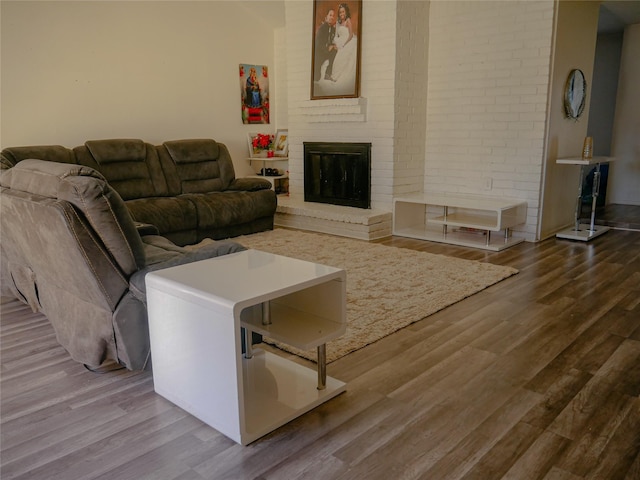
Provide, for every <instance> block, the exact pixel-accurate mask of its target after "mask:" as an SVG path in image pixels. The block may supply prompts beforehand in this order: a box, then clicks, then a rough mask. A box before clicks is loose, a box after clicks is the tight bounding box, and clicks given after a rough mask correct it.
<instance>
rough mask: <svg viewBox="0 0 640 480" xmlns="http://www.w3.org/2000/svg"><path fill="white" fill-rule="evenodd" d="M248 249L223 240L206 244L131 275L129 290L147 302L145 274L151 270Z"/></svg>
mask: <svg viewBox="0 0 640 480" xmlns="http://www.w3.org/2000/svg"><path fill="white" fill-rule="evenodd" d="M242 250H246V247H244V246H243V245H240V244H239V243H236V242H232V241H228V240H222V241H217V242H213V243H210V244H208V245H205V246H203V247H201V248H199V249H198V250H194V251H190V252H188V253H185V254H184V255H178V256H176V257H174V258H171V259H170V260H166V261H164V262H159V263H154V264H152V265H147V266H146V267H144V268H143V269H141V270H138V271H137V272H136V273H134V274H133V275H131V278H129V291H130V292H131V293H133V295H134V296H135V297H136V298H137V299H138V300H140V301H141V302H143V303H144V304H145V305H146V303H147V287H146V283H145V276H146V275H147V273H149V272H155V271H156V270H162V269H164V268H169V267H175V266H178V265H184V264H186V263H192V262H197V261H200V260H206V259H208V258H213V257H220V256H222V255H227V254H229V253H235V252H240V251H242Z"/></svg>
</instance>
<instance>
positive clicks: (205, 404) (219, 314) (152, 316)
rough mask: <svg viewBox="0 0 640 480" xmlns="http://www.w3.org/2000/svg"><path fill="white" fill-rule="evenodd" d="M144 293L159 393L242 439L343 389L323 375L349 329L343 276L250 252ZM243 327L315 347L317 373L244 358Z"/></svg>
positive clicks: (160, 280) (163, 274) (154, 276)
mask: <svg viewBox="0 0 640 480" xmlns="http://www.w3.org/2000/svg"><path fill="white" fill-rule="evenodd" d="M146 286H147V307H148V312H149V334H150V339H151V357H152V365H153V381H154V386H155V391H156V392H157V393H158V394H160V395H162V396H163V397H165V398H167V399H168V400H170V401H171V402H173V403H175V404H176V405H178V406H179V407H181V408H183V409H184V410H186V411H187V412H189V413H191V414H193V415H194V416H196V417H198V418H199V419H201V420H202V421H204V422H205V423H207V424H208V425H210V426H211V427H213V428H215V429H216V430H218V431H220V432H221V433H223V434H225V435H226V436H228V437H229V438H231V439H233V440H235V441H236V442H238V443H240V444H242V445H247V444H248V443H251V442H253V441H254V440H256V439H258V438H260V437H262V436H263V435H265V434H267V433H269V432H271V431H273V430H275V429H276V428H278V427H280V426H282V425H284V424H285V423H287V422H289V421H291V420H292V419H294V418H296V417H298V416H300V415H302V414H303V413H305V412H308V411H309V410H311V409H313V408H315V407H316V406H318V405H320V404H321V403H323V402H325V401H327V400H329V399H331V398H333V397H335V396H336V395H338V394H340V393H342V392H344V391H345V389H346V384H345V383H344V382H341V381H339V380H336V379H333V378H331V377H327V376H326V369H325V344H326V342H327V341H329V340H332V339H335V338H337V337H339V336H341V335H342V334H343V333H344V332H345V330H346V273H345V271H344V270H341V269H338V268H334V267H329V266H325V265H319V264H316V263H311V262H305V261H302V260H297V259H293V258H287V257H283V256H280V255H274V254H271V253H266V252H261V251H258V250H246V251H243V252H237V253H233V254H230V255H224V256H222V257H216V258H211V259H208V260H203V261H200V262H194V263H190V264H187V265H181V266H177V267H172V268H168V269H165V270H160V271H156V272H153V273H149V274H147V276H146ZM240 327H245V329H247V330H248V331H249V332H250V331H255V332H258V333H261V334H263V335H265V336H268V337H269V338H272V339H273V340H276V341H279V342H282V343H286V344H288V345H291V346H294V347H296V348H299V349H302V350H308V349H313V348H317V349H318V355H319V359H318V360H319V361H318V368H317V370H314V369H311V368H308V367H306V366H303V365H300V364H298V363H296V362H293V361H291V360H288V359H286V358H284V357H283V356H279V355H276V354H273V353H270V352H267V351H265V350H263V349H261V348H257V347H254V348H251V346H250V345H249V348H247V354H246V357H250V358H245V356H243V355H242V351H241V329H240ZM250 337H251V335H250V333H249V334H248V335H247V338H250Z"/></svg>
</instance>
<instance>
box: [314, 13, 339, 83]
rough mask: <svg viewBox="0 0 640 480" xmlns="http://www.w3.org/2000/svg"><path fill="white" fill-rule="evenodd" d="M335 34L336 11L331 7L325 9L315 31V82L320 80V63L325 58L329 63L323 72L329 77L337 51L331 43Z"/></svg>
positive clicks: (325, 76) (326, 77)
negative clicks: (324, 15) (323, 16)
mask: <svg viewBox="0 0 640 480" xmlns="http://www.w3.org/2000/svg"><path fill="white" fill-rule="evenodd" d="M335 36H336V12H335V10H334V9H333V8H331V9H329V10H328V11H327V15H326V17H325V18H324V22H322V25H320V27H318V31H317V32H316V43H315V49H316V50H315V59H314V60H315V61H314V63H313V65H314V70H313V80H314V81H315V82H317V81H318V80H320V74H321V69H322V64H323V63H324V61H325V60H329V65H328V66H327V69H326V70H325V72H324V78H325V79H327V80H329V79H331V71H332V69H333V59H334V58H335V57H336V53H338V48H337V47H336V45H335V43H333V38H334V37H335Z"/></svg>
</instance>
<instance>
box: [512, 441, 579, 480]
mask: <svg viewBox="0 0 640 480" xmlns="http://www.w3.org/2000/svg"><path fill="white" fill-rule="evenodd" d="M568 444H569V440H568V439H566V438H564V437H561V436H559V435H555V434H554V433H552V432H548V431H545V432H543V433H542V434H541V435H540V436H538V437H537V438H536V439H535V441H534V442H533V443H532V444H531V446H530V447H529V448H528V449H527V451H526V452H524V453H523V454H522V456H521V457H520V458H518V460H517V461H516V462H515V463H514V464H513V466H512V467H511V468H510V469H509V470H508V471H507V472H506V473H505V474H504V475H503V476H502V477H501V478H502V479H504V480H533V479H537V478H542V477H544V476H545V475H546V474H547V473H548V472H549V470H551V468H552V467H553V466H554V464H555V463H556V461H557V459H558V457H560V456H561V455H562V453H563V452H564V450H565V449H566V448H567V445H568Z"/></svg>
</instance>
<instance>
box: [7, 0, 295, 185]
mask: <svg viewBox="0 0 640 480" xmlns="http://www.w3.org/2000/svg"><path fill="white" fill-rule="evenodd" d="M269 3H270V4H271V5H262V6H261V5H258V4H253V3H252V2H234V1H213V2H179V1H175V2H165V1H142V2H135V1H132V2H102V1H98V2H75V1H72V2H64V1H56V2H47V1H44V2H21V1H19V2H14V1H4V0H3V1H2V2H1V8H2V17H1V18H2V19H1V21H2V25H1V27H2V31H1V35H2V73H1V75H2V92H1V98H0V101H1V104H2V120H3V122H2V126H1V135H0V139H1V142H2V147H8V146H18V145H35V144H61V145H65V146H67V147H73V146H76V145H80V144H82V143H83V142H84V141H86V140H90V139H98V138H121V137H126V138H141V139H143V140H145V141H148V142H150V143H160V142H162V141H165V140H171V139H179V138H197V137H207V138H214V139H216V140H218V141H220V142H223V143H225V144H227V146H228V147H229V149H230V150H231V154H232V156H233V159H234V163H235V165H236V170H237V173H238V174H242V173H243V170H245V169H247V167H246V161H245V158H246V156H247V145H246V132H248V131H268V132H273V131H275V128H276V125H273V124H272V125H259V126H255V125H253V126H249V125H247V126H245V125H243V124H242V119H241V115H240V87H239V78H238V65H239V64H240V63H254V64H260V65H268V66H269V67H270V68H273V67H274V28H273V24H272V23H270V22H269V21H265V20H264V15H263V13H264V12H266V11H271V10H273V9H278V8H279V9H280V11H281V12H283V11H284V8H283V6H282V2H269ZM282 23H283V21H282ZM274 70H275V69H274ZM274 73H275V71H274ZM275 100H276V99H274V98H273V95H272V103H273V104H276V103H277V102H275Z"/></svg>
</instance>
